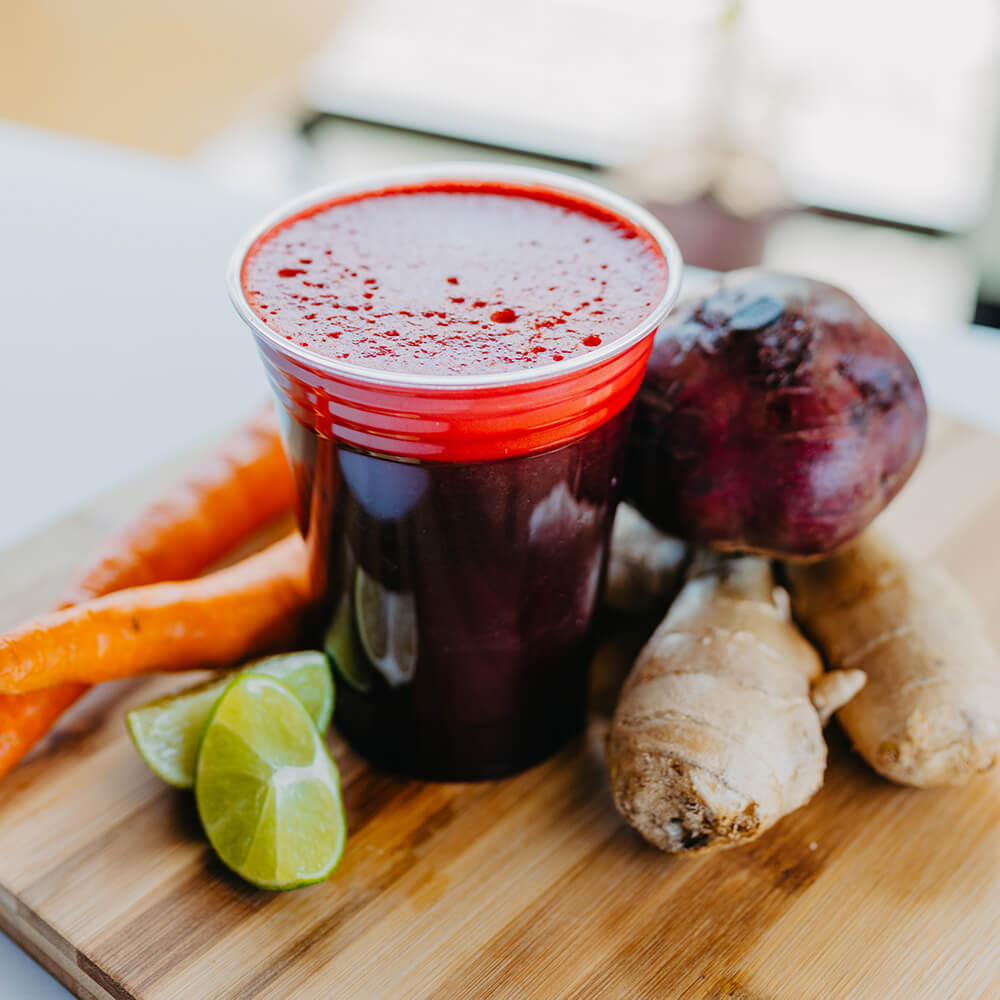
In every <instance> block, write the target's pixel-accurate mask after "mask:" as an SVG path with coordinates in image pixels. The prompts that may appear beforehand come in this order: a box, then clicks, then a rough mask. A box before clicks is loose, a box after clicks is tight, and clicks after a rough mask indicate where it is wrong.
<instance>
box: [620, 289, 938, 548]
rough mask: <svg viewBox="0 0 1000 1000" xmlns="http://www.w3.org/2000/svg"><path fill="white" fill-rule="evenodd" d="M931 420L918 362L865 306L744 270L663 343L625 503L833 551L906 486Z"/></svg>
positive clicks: (728, 539) (692, 534) (738, 538)
mask: <svg viewBox="0 0 1000 1000" xmlns="http://www.w3.org/2000/svg"><path fill="white" fill-rule="evenodd" d="M926 427H927V405H926V402H925V401H924V395H923V392H922V390H921V388H920V382H919V380H918V378H917V374H916V372H915V371H914V370H913V366H912V365H911V364H910V361H909V359H908V358H907V357H906V355H905V354H904V353H903V351H902V349H901V348H900V347H899V345H898V344H897V343H896V342H895V341H894V340H893V339H892V337H890V336H889V334H888V333H886V331H885V330H884V329H882V327H881V326H879V325H878V324H877V323H876V322H875V321H874V320H873V319H872V318H871V317H870V316H869V315H868V314H867V313H866V312H865V311H864V310H863V309H862V308H861V307H860V306H859V305H858V304H857V302H855V301H854V299H852V298H851V297H850V296H849V295H847V294H846V293H844V292H842V291H840V290H839V289H837V288H834V287H832V286H830V285H825V284H823V283H821V282H818V281H811V280H809V279H807V278H797V277H793V276H790V275H783V274H773V273H769V272H766V271H760V270H756V269H754V270H743V271H733V272H731V273H729V274H727V275H724V276H722V277H721V278H719V279H717V280H716V281H715V282H713V283H712V285H711V286H710V288H709V289H708V290H706V291H704V292H703V294H702V295H701V296H700V297H698V298H697V299H692V300H689V301H687V302H685V303H683V304H681V305H680V306H678V308H677V309H676V310H675V311H674V313H673V314H672V316H671V317H670V319H669V321H668V322H667V323H666V324H664V326H663V327H662V328H661V330H660V332H659V333H658V334H657V337H656V343H655V345H654V347H653V353H652V356H651V358H650V362H649V368H648V370H647V372H646V377H645V379H644V381H643V384H642V387H641V388H640V390H639V396H638V401H637V405H636V414H635V422H634V424H633V427H632V432H631V436H630V438H629V454H628V460H627V466H626V474H625V495H626V497H627V498H628V499H629V500H631V502H632V503H633V504H634V505H635V506H636V507H637V508H638V509H639V510H640V511H641V512H642V513H643V514H644V515H645V516H646V517H647V518H648V519H649V520H651V521H652V522H653V523H654V524H656V525H657V526H658V527H660V528H662V529H663V530H664V531H667V532H670V533H671V534H674V535H677V536H679V537H681V538H684V539H687V540H690V541H693V542H696V543H700V544H710V545H713V546H714V547H717V548H723V549H736V550H748V551H758V552H764V553H768V554H772V555H776V556H782V557H792V558H795V557H809V556H819V555H822V554H824V553H827V552H830V551H832V550H834V549H836V548H838V547H839V546H841V545H843V544H844V543H845V542H847V541H850V539H852V538H854V537H855V536H856V535H857V534H859V533H860V532H861V531H862V530H863V529H864V528H865V527H866V526H867V525H868V524H869V523H870V522H871V521H872V520H873V519H874V518H875V516H876V515H877V514H878V513H879V512H880V511H881V510H882V509H883V508H884V507H885V506H886V504H888V503H889V501H890V500H891V499H892V498H893V497H894V496H895V495H896V494H897V493H898V492H899V490H900V489H901V488H902V486H903V484H904V483H905V482H906V480H907V479H908V478H909V476H910V473H911V472H912V471H913V469H914V467H915V466H916V464H917V461H918V460H919V458H920V453H921V451H922V450H923V446H924V438H925V434H926Z"/></svg>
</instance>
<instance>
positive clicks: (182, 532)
mask: <svg viewBox="0 0 1000 1000" xmlns="http://www.w3.org/2000/svg"><path fill="white" fill-rule="evenodd" d="M291 504H292V483H291V478H290V476H289V473H288V468H287V465H286V463H285V458H284V454H283V453H282V450H281V441H280V438H279V436H278V427H277V421H276V419H275V417H274V413H273V411H272V410H271V409H270V407H268V408H266V409H265V410H263V411H261V413H259V414H258V415H257V416H256V417H255V418H254V419H253V420H252V421H251V422H250V423H249V424H248V425H246V426H245V427H242V428H240V429H239V430H237V431H235V432H234V433H233V434H231V435H230V436H229V437H227V438H226V439H225V441H224V442H223V443H222V446H221V448H220V449H219V451H218V453H217V454H215V455H214V456H213V457H212V458H210V459H209V460H208V462H207V463H206V464H205V465H204V466H203V467H202V468H200V469H199V470H198V471H197V472H196V473H195V474H194V475H193V476H192V477H191V478H190V479H188V480H186V481H185V482H184V483H182V484H180V485H179V486H177V487H175V488H174V489H173V490H171V491H170V492H169V493H168V494H166V495H165V496H164V497H162V498H161V499H160V500H159V501H157V502H156V503H155V504H154V505H153V506H152V507H151V508H150V509H149V510H148V511H147V512H146V513H145V514H144V515H143V516H142V518H140V520H139V521H138V522H137V523H136V524H135V525H134V526H133V527H131V528H130V529H129V530H128V531H126V532H125V533H124V534H123V535H122V536H120V537H119V538H117V539H115V540H114V541H113V542H112V543H111V544H110V545H108V546H107V547H106V548H105V549H104V550H103V551H102V552H101V553H100V554H99V555H98V557H97V558H96V559H95V560H94V561H92V562H91V563H90V564H89V566H88V568H87V569H86V570H85V571H84V572H83V574H82V575H81V577H80V578H79V579H78V581H77V582H76V584H75V585H74V587H73V590H72V591H71V592H70V593H68V594H67V595H65V597H64V600H63V601H62V603H61V604H60V607H67V606H69V605H71V604H74V603H76V602H77V601H80V600H85V599H88V598H91V597H100V596H103V595H104V594H107V593H110V592H112V591H114V590H119V589H121V588H123V587H127V586H134V585H137V584H142V583H158V582H160V581H161V580H166V579H171V578H174V579H187V578H189V577H192V576H195V575H197V574H198V573H200V572H201V571H202V570H204V569H205V567H206V566H209V565H211V564H212V563H213V562H215V561H216V560H217V559H220V558H221V557H222V556H224V555H225V554H226V552H228V551H229V550H230V549H231V548H233V546H235V545H236V544H237V543H238V542H239V541H240V540H241V539H242V538H243V537H244V536H246V535H249V534H251V533H252V532H253V531H255V530H256V529H257V528H259V527H262V526H263V525H264V524H266V523H267V522H268V521H270V520H271V519H272V518H274V517H276V516H277V515H278V514H280V513H282V512H283V511H285V510H287V509H288V508H289V507H290V506H291ZM87 690H88V685H86V684H66V685H61V686H59V687H52V688H46V689H44V690H41V691H34V692H31V693H30V694H23V695H8V694H0V777H3V775H5V774H7V773H8V772H9V771H10V770H11V769H13V768H14V767H15V766H16V765H17V763H18V762H19V761H20V760H21V758H22V757H24V755H25V754H26V753H27V752H28V751H29V750H30V749H31V748H32V747H33V746H34V745H35V744H36V743H37V742H38V741H39V740H40V739H41V738H42V737H43V736H44V735H45V734H46V733H47V732H48V731H49V730H50V729H51V728H52V726H53V725H54V724H55V723H56V721H57V720H58V718H59V717H60V716H61V715H62V714H63V712H65V711H66V709H67V708H69V707H70V705H72V704H73V702H75V701H76V700H77V699H78V698H79V697H80V696H81V695H83V694H84V693H85V692H86V691H87Z"/></svg>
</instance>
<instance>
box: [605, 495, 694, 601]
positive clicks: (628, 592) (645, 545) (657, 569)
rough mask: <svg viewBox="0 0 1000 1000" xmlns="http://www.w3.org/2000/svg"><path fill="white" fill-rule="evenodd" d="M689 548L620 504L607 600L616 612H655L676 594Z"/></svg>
mask: <svg viewBox="0 0 1000 1000" xmlns="http://www.w3.org/2000/svg"><path fill="white" fill-rule="evenodd" d="M687 551H688V550H687V546H686V545H685V544H684V543H683V542H681V541H679V540H678V539H676V538H671V537H670V536H669V535H665V534H664V533H663V532H662V531H660V530H659V529H658V528H654V527H653V525H651V524H650V523H649V521H647V520H646V519H645V518H644V517H643V516H642V515H641V514H640V513H639V512H638V511H637V510H636V509H635V508H634V507H630V506H629V505H628V504H625V503H623V504H619V505H618V513H617V514H616V515H615V524H614V529H613V530H612V533H611V555H610V556H609V558H608V575H607V582H606V583H605V587H604V600H605V602H606V603H607V604H608V605H609V606H610V607H612V608H614V609H615V610H617V611H635V612H642V611H653V610H655V609H656V608H657V607H660V608H662V607H664V606H665V604H666V602H667V601H668V600H669V599H670V598H671V597H672V596H673V595H674V594H675V593H676V592H677V587H678V585H679V583H680V579H681V571H682V570H683V568H684V563H685V561H686V559H687Z"/></svg>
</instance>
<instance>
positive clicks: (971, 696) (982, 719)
mask: <svg viewBox="0 0 1000 1000" xmlns="http://www.w3.org/2000/svg"><path fill="white" fill-rule="evenodd" d="M786 573H787V577H788V582H789V587H790V590H791V595H792V607H793V609H794V611H795V616H796V618H797V619H798V620H799V622H800V623H801V624H802V626H803V628H804V629H805V630H806V632H807V633H808V634H809V635H810V637H811V638H813V639H814V640H815V642H816V643H817V644H818V646H819V648H820V649H821V650H822V652H823V653H824V655H825V656H826V659H827V662H828V664H829V665H830V666H832V667H837V668H852V669H860V670H862V671H864V673H865V674H866V675H867V678H868V682H867V684H866V685H865V688H864V690H863V691H861V693H860V694H859V695H858V696H857V697H856V698H854V699H853V700H852V701H851V702H849V703H848V704H847V705H846V706H844V707H843V708H841V709H840V711H839V712H838V713H837V718H838V720H839V721H840V724H841V725H842V726H843V727H844V730H845V731H846V732H847V735H848V736H849V737H850V738H851V741H852V742H853V743H854V746H855V747H856V748H857V750H858V752H859V753H860V754H861V755H862V756H863V757H864V758H865V760H866V761H868V763H869V764H871V766H872V767H873V768H874V769H875V770H876V771H878V772H879V774H881V775H883V776H884V777H886V778H889V779H890V780H892V781H896V782H899V783H900V784H904V785H916V786H919V787H929V786H934V785H945V784H959V783H961V782H964V781H966V780H967V779H968V778H970V777H971V776H972V775H974V774H975V773H977V772H979V771H985V770H987V769H988V768H990V767H992V766H993V765H994V764H995V763H996V761H997V758H998V756H1000V664H998V662H997V658H996V655H995V653H994V651H993V649H992V648H991V646H990V642H989V639H988V637H987V635H986V633H985V629H984V626H983V622H982V620H981V618H980V616H979V615H978V614H977V613H976V610H975V608H974V607H973V606H972V604H971V602H970V600H969V598H968V597H967V596H966V594H965V593H964V592H963V591H962V590H961V588H960V587H959V586H958V585H957V584H956V583H955V582H954V581H953V580H952V579H951V578H950V577H949V576H947V575H946V574H945V573H944V572H943V571H941V570H939V569H937V568H936V567H934V566H931V565H929V564H927V563H920V562H914V561H911V560H909V559H908V558H906V557H905V556H904V555H903V554H902V553H901V552H900V551H899V550H898V549H897V548H896V547H895V546H894V545H892V544H890V542H889V541H887V540H886V539H885V538H884V537H882V536H881V535H879V534H877V533H875V532H873V531H868V532H866V533H865V534H864V535H863V536H862V537H861V539H860V540H859V541H858V542H856V543H855V544H854V545H852V546H850V547H849V548H848V549H846V550H845V551H842V552H840V553H838V554H837V555H835V556H833V557H832V558H829V559H825V560H823V561H822V562H817V563H809V564H805V565H797V564H789V565H788V566H787V568H786Z"/></svg>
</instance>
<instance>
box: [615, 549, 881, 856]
mask: <svg viewBox="0 0 1000 1000" xmlns="http://www.w3.org/2000/svg"><path fill="white" fill-rule="evenodd" d="M822 671H823V668H822V663H821V661H820V658H819V656H818V654H817V653H816V651H815V650H814V649H813V647H812V646H811V645H810V644H809V642H808V641H807V640H806V639H805V638H804V637H803V636H802V635H801V634H800V632H799V631H798V630H797V629H796V627H795V626H794V625H793V624H792V622H791V620H790V617H789V613H788V606H787V598H786V595H785V593H784V591H782V590H780V589H779V588H777V587H776V586H775V581H774V575H773V572H772V568H771V565H770V563H769V562H768V561H767V560H766V559H763V558H760V557H756V556H736V557H733V556H729V557H727V556H722V555H713V554H702V555H700V556H698V557H697V558H696V560H695V564H694V565H693V566H692V569H691V571H690V572H689V575H688V579H687V582H686V583H685V585H684V587H683V589H682V590H681V592H680V595H679V596H678V597H677V599H676V601H675V602H674V604H673V606H672V607H671V609H670V611H669V613H668V614H667V617H666V618H665V619H664V621H663V623H662V624H661V625H660V626H659V628H658V629H657V630H656V632H655V633H654V634H653V636H652V638H651V639H650V640H649V642H648V643H647V644H646V646H645V647H644V649H643V650H642V652H641V653H640V655H639V658H638V660H637V661H636V663H635V666H634V667H633V669H632V672H631V673H630V674H629V676H628V678H627V680H626V681H625V685H624V688H623V690H622V694H621V698H620V700H619V702H618V707H617V709H616V711H615V714H614V718H613V719H612V723H611V728H610V731H609V733H608V739H607V750H608V767H609V770H610V772H611V788H612V794H613V797H614V801H615V805H616V806H617V808H618V810H619V811H620V812H621V813H622V815H623V816H624V817H625V819H626V820H628V822H629V823H630V824H631V825H632V826H634V827H635V828H636V829H637V830H638V831H639V832H640V833H641V834H642V835H643V837H645V838H646V840H648V841H649V842H650V843H652V844H655V845H656V846H657V847H659V848H660V849H661V850H664V851H671V852H685V853H690V852H694V851H706V850H711V849H713V848H718V847H727V846H731V845H733V844H738V843H741V842H744V841H747V840H751V839H753V838H754V837H756V836H758V835H759V834H761V833H762V832H763V831H764V830H766V829H768V827H770V826H771V825H772V824H774V823H775V822H777V820H779V819H780V818H781V817H782V816H784V815H786V814H787V813H789V812H791V811H792V810H793V809H797V808H798V807H799V806H801V805H803V804H804V803H805V802H807V801H808V800H809V799H810V798H811V797H812V795H813V794H814V793H815V792H816V791H817V789H818V788H819V787H820V785H821V784H822V781H823V771H824V768H825V765H826V744H825V743H824V741H823V734H822V720H821V718H820V714H819V713H818V711H817V709H816V708H815V707H814V705H813V702H812V701H811V700H810V693H811V689H812V686H813V684H814V683H817V684H818V688H817V692H818V693H819V694H820V700H821V702H822V703H823V704H824V706H825V707H826V708H827V709H831V708H833V707H835V705H837V704H839V701H838V700H837V699H842V698H845V697H849V696H850V695H851V694H853V693H854V691H856V690H857V688H858V687H859V686H860V685H861V684H862V683H863V677H862V676H861V675H860V673H857V672H853V673H851V674H849V675H846V676H841V675H832V674H831V675H825V676H824V675H823V672H822Z"/></svg>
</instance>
